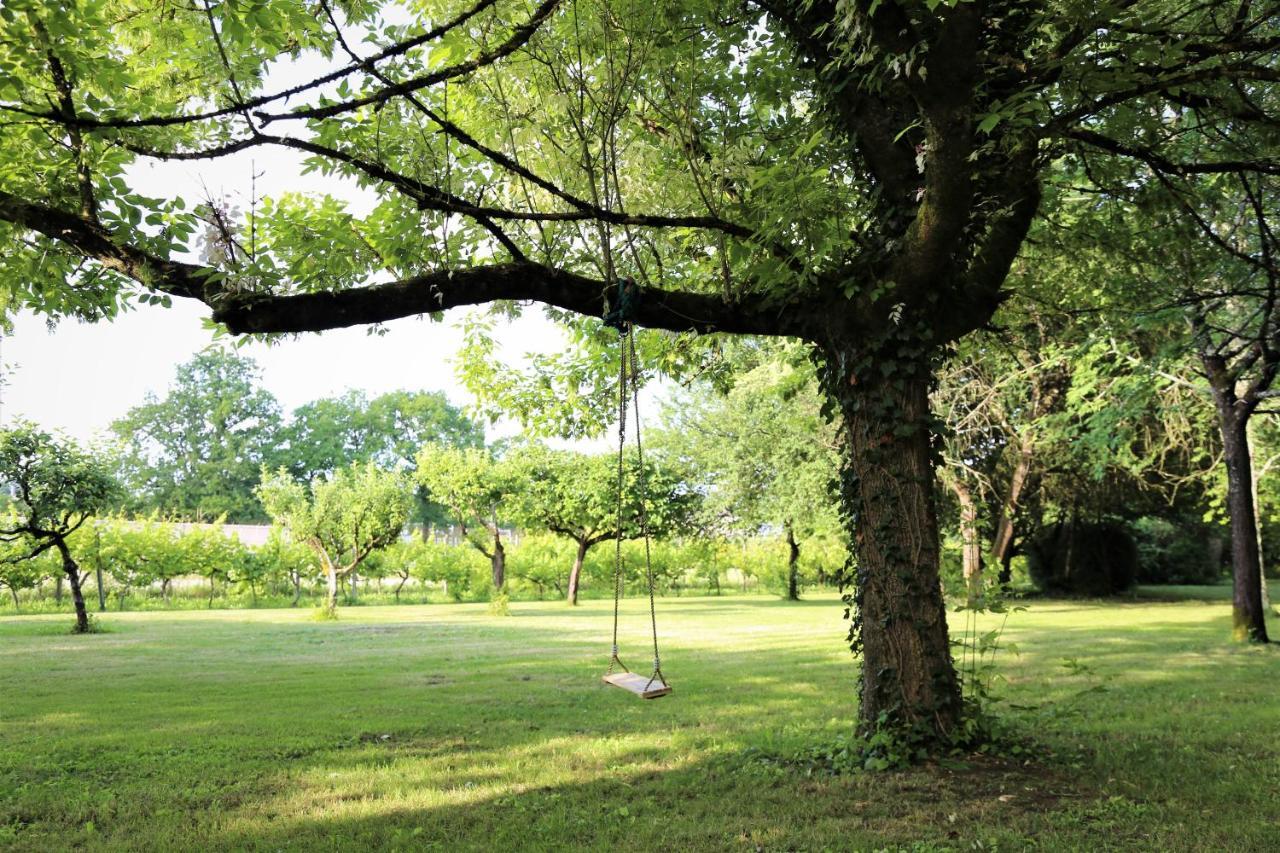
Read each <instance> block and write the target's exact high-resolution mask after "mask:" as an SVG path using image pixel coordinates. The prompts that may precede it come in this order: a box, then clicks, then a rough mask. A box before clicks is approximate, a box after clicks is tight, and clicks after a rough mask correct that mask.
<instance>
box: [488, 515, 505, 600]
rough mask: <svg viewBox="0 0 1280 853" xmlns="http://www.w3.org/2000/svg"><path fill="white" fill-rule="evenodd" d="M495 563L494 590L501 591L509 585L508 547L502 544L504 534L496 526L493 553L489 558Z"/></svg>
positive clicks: (495, 591)
mask: <svg viewBox="0 0 1280 853" xmlns="http://www.w3.org/2000/svg"><path fill="white" fill-rule="evenodd" d="M489 560H490V562H491V563H492V565H493V591H494V593H495V594H496V593H501V592H502V591H503V590H504V589H506V586H507V549H506V548H505V547H503V545H502V534H501V533H499V532H498V530H497V529H496V528H495V529H494V532H493V555H492V556H491V557H490V558H489Z"/></svg>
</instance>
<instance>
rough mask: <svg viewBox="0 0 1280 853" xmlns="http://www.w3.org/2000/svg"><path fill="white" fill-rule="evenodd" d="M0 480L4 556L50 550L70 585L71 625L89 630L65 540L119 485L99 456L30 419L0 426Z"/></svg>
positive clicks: (21, 556) (104, 504)
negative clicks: (5, 495) (5, 509)
mask: <svg viewBox="0 0 1280 853" xmlns="http://www.w3.org/2000/svg"><path fill="white" fill-rule="evenodd" d="M0 484H2V485H3V486H4V487H5V488H6V489H8V490H9V492H10V494H11V495H12V504H11V507H10V510H11V513H10V515H9V517H8V518H5V519H0V542H3V543H6V544H7V547H6V548H5V549H4V550H5V553H4V555H3V556H4V559H6V560H14V561H18V560H30V559H34V558H36V557H39V556H40V555H41V554H44V553H46V552H48V551H56V552H57V554H58V556H59V558H61V561H62V573H63V574H64V575H65V576H66V578H67V582H68V584H70V586H71V600H72V601H73V602H74V603H75V608H76V631H77V632H79V633H86V632H88V631H89V612H88V610H86V609H85V606H84V595H83V594H82V592H81V590H80V583H81V581H82V580H83V578H84V576H83V575H82V574H81V572H80V564H79V563H78V562H77V561H76V559H75V557H74V556H73V555H72V553H71V545H70V544H69V542H68V540H69V539H70V537H71V535H72V534H73V533H75V532H76V531H77V530H79V529H80V527H81V526H82V525H84V523H85V522H86V521H88V520H89V518H91V517H92V516H93V515H95V514H98V513H101V512H103V511H104V510H106V509H108V508H109V506H110V504H111V503H112V502H113V501H115V500H116V499H117V498H118V497H119V485H118V484H117V483H116V481H115V479H114V478H113V477H112V476H111V473H110V471H109V470H108V469H107V468H106V466H104V465H103V464H102V463H101V462H100V461H98V460H97V459H95V458H94V457H93V456H91V455H90V454H88V453H85V452H84V451H83V450H81V449H80V448H79V447H77V446H76V445H75V443H74V442H72V441H70V440H69V439H65V438H59V437H55V436H53V435H51V434H49V433H47V432H44V431H42V430H40V429H38V428H36V427H34V426H32V425H30V424H19V425H17V426H15V427H12V428H10V429H6V430H3V431H0Z"/></svg>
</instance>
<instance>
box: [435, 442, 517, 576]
mask: <svg viewBox="0 0 1280 853" xmlns="http://www.w3.org/2000/svg"><path fill="white" fill-rule="evenodd" d="M414 476H415V477H416V479H417V481H418V483H419V484H420V485H421V486H422V487H423V488H424V489H426V491H427V497H428V499H430V500H432V501H434V502H435V503H438V504H440V505H441V506H443V507H445V508H446V509H447V510H448V512H449V514H450V515H451V516H452V517H453V520H454V521H456V522H457V523H458V526H459V527H460V528H461V529H462V536H463V538H464V539H466V541H467V544H469V545H470V546H471V547H472V548H475V549H476V550H477V551H479V552H480V553H481V554H483V555H484V556H485V557H487V558H488V560H489V565H490V568H491V569H492V574H493V591H494V593H495V594H501V593H502V592H503V590H505V589H506V585H507V548H506V545H504V544H503V542H502V520H503V519H504V518H505V517H506V514H507V513H508V512H509V511H510V509H511V504H512V502H513V501H514V500H515V499H516V496H517V495H518V493H519V490H520V483H519V482H518V478H517V476H516V474H515V472H514V471H513V470H512V466H511V464H510V463H509V462H508V461H507V460H505V459H497V458H495V457H494V456H493V454H492V453H491V452H490V451H488V450H482V449H480V448H475V447H470V448H465V449H461V448H456V447H441V446H439V445H433V444H429V445H427V446H426V447H424V448H422V450H421V451H419V452H418V468H417V471H416V472H415V474H414Z"/></svg>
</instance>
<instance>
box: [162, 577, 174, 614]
mask: <svg viewBox="0 0 1280 853" xmlns="http://www.w3.org/2000/svg"><path fill="white" fill-rule="evenodd" d="M170 580H171V579H170V578H165V579H164V580H162V581H160V597H161V598H163V599H164V603H165V606H166V607H167V606H169V605H170V604H171V603H172V602H170V601H169V583H170Z"/></svg>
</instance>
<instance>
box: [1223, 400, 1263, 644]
mask: <svg viewBox="0 0 1280 853" xmlns="http://www.w3.org/2000/svg"><path fill="white" fill-rule="evenodd" d="M1215 399H1216V400H1217V402H1218V422H1219V426H1220V428H1221V430H1222V452H1223V457H1224V458H1225V459H1226V463H1227V513H1228V515H1229V516H1230V518H1231V578H1232V596H1231V605H1232V636H1234V637H1235V639H1237V640H1240V641H1247V642H1252V643H1265V642H1267V624H1266V616H1265V611H1264V610H1263V609H1262V572H1261V566H1260V565H1259V561H1258V556H1259V555H1258V529H1257V519H1256V518H1255V517H1254V514H1253V497H1252V494H1253V469H1252V466H1251V465H1250V464H1249V433H1248V426H1247V425H1248V420H1249V415H1248V413H1247V412H1245V411H1237V407H1236V406H1235V405H1232V404H1231V402H1230V401H1228V400H1227V399H1226V398H1225V397H1224V395H1221V394H1218V393H1215Z"/></svg>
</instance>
